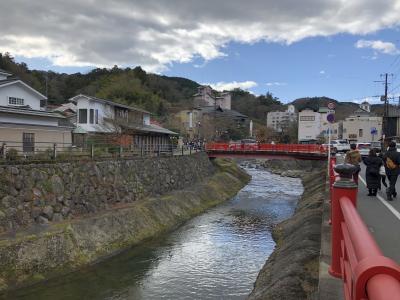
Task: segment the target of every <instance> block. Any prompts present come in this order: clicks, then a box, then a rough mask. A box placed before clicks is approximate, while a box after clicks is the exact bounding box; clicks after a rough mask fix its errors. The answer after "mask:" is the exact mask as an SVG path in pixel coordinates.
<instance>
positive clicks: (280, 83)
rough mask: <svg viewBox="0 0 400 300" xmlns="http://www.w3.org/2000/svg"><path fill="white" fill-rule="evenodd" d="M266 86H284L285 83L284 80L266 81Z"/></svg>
mask: <svg viewBox="0 0 400 300" xmlns="http://www.w3.org/2000/svg"><path fill="white" fill-rule="evenodd" d="M266 85H267V86H285V85H287V83H286V82H267V83H266Z"/></svg>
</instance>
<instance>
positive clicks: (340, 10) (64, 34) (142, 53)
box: [0, 0, 400, 102]
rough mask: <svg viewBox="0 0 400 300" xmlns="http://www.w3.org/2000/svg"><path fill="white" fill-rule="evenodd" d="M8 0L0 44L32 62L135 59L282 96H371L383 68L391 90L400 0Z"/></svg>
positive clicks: (76, 67)
mask: <svg viewBox="0 0 400 300" xmlns="http://www.w3.org/2000/svg"><path fill="white" fill-rule="evenodd" d="M7 2H9V1H8V0H5V1H2V2H1V3H0V52H6V51H7V52H10V53H11V54H12V55H13V56H15V57H16V60H17V61H20V62H21V61H23V62H26V63H27V64H28V66H29V67H30V68H33V69H41V70H53V71H57V72H66V73H74V72H87V71H89V70H90V69H91V68H93V67H95V66H97V67H112V66H113V65H118V66H122V67H126V66H130V67H134V66H137V65H141V66H142V67H143V68H144V69H145V70H147V71H149V72H156V73H160V74H165V75H168V76H180V77H186V78H189V79H192V80H195V81H197V82H199V83H203V84H210V85H212V86H213V87H215V88H216V89H224V88H228V89H229V88H233V87H242V88H244V89H248V90H249V91H251V92H252V93H254V94H257V95H259V94H265V93H266V92H267V91H270V92H272V93H273V94H274V95H275V96H276V97H278V98H280V99H281V100H282V101H283V102H289V101H292V100H294V99H296V98H300V97H313V96H327V97H331V98H335V99H337V100H342V101H352V100H354V101H357V102H361V101H362V100H364V99H365V98H367V99H368V100H369V101H371V102H379V100H378V98H370V97H371V96H375V95H380V94H382V93H383V86H382V84H380V83H374V82H373V81H375V80H379V79H380V74H382V73H385V72H388V73H393V74H394V76H393V78H390V79H391V82H392V87H391V88H389V90H391V89H392V88H395V89H394V90H393V94H396V96H397V94H398V93H399V92H400V86H398V85H399V84H400V75H399V74H400V58H398V57H399V55H400V50H399V49H400V35H399V28H400V27H399V26H400V1H399V0H381V1H372V0H352V1H348V2H343V1H340V0H331V1H319V0H305V2H302V3H299V1H295V0H281V1H279V2H277V1H272V0H271V1H269V0H252V1H251V2H249V3H247V2H243V1H240V0H230V1H223V0H221V1H217V2H215V1H212V0H203V1H195V0H170V1H168V3H167V2H166V1H160V0H149V1H145V2H143V1H136V0H132V1H116V2H115V3H114V2H113V3H110V2H109V1H106V0H92V1H84V0H82V1H78V0H71V1H69V2H68V5H65V4H63V3H61V2H54V1H50V0H42V1H40V2H36V1H33V2H31V1H30V2H28V1H22V0H21V1H16V2H15V1H14V2H12V3H13V5H11V0H10V3H8V4H7ZM16 18H17V19H18V20H20V21H19V22H17V23H13V24H14V25H13V26H11V27H10V26H8V25H7V24H10V22H11V23H12V22H13V20H15V19H16Z"/></svg>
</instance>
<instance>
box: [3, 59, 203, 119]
mask: <svg viewBox="0 0 400 300" xmlns="http://www.w3.org/2000/svg"><path fill="white" fill-rule="evenodd" d="M0 69H4V70H6V71H9V72H10V73H13V74H14V75H15V76H17V77H19V78H20V79H22V80H23V81H24V82H26V83H27V84H29V85H31V86H32V87H33V88H35V89H36V90H38V91H40V92H41V93H43V94H45V93H46V76H47V95H48V99H49V103H52V104H60V103H64V102H66V101H67V100H68V99H69V98H71V97H73V96H75V95H77V94H79V93H82V94H88V95H92V96H97V97H100V98H106V99H111V100H113V101H116V102H120V103H123V104H127V105H130V104H134V105H136V106H139V107H142V108H144V109H147V110H149V111H151V112H153V113H155V114H156V115H158V116H164V115H166V114H167V113H168V112H171V111H172V112H173V111H176V110H180V109H182V108H187V107H190V105H191V101H190V99H191V97H192V95H193V94H195V93H196V92H197V87H198V86H199V84H198V83H196V82H194V81H192V80H189V79H185V78H179V77H167V76H160V75H156V74H150V73H146V72H145V71H144V70H142V69H141V68H140V67H136V68H134V69H130V68H126V69H120V68H118V67H114V68H112V69H94V70H92V71H90V72H89V73H87V74H81V73H75V74H64V73H55V72H51V71H50V72H45V71H37V70H29V69H28V67H27V65H26V64H25V63H16V62H15V61H14V59H13V58H12V57H10V56H9V55H7V54H6V55H2V54H1V53H0Z"/></svg>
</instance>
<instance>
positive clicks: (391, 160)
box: [383, 141, 400, 201]
mask: <svg viewBox="0 0 400 300" xmlns="http://www.w3.org/2000/svg"><path fill="white" fill-rule="evenodd" d="M383 161H384V163H385V170H386V176H387V178H388V180H389V187H388V188H387V189H386V199H387V200H388V201H392V200H393V198H392V197H396V196H397V192H396V182H397V177H398V176H399V165H400V153H398V152H397V147H396V142H394V141H391V142H390V143H389V148H388V150H387V151H386V153H385V154H384V155H383Z"/></svg>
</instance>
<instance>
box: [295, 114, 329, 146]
mask: <svg viewBox="0 0 400 300" xmlns="http://www.w3.org/2000/svg"><path fill="white" fill-rule="evenodd" d="M328 112H329V110H328V109H327V108H326V107H320V108H319V109H318V110H315V109H312V108H304V109H302V110H300V111H299V115H298V118H299V120H298V124H299V129H298V140H299V142H306V141H317V140H318V138H320V137H321V136H322V137H325V135H326V133H327V132H328V128H329V122H328V121H327V119H326V117H327V114H328Z"/></svg>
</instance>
